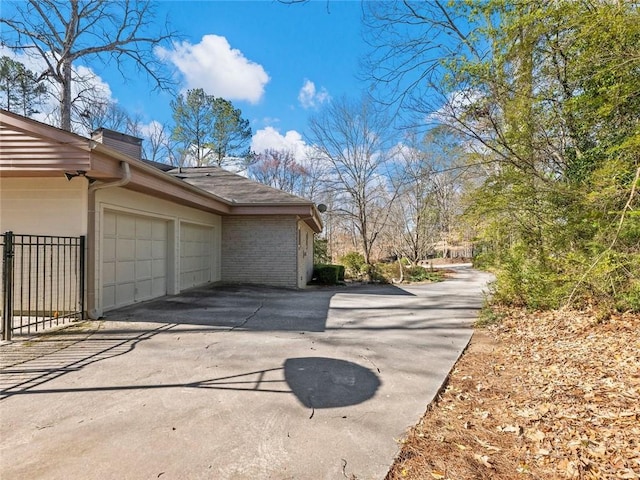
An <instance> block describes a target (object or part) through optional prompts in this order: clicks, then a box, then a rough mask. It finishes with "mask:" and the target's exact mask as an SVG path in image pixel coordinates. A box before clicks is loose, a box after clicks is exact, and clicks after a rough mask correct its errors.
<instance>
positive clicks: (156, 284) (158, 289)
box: [151, 278, 167, 298]
mask: <svg viewBox="0 0 640 480" xmlns="http://www.w3.org/2000/svg"><path fill="white" fill-rule="evenodd" d="M151 286H152V289H153V290H152V293H151V298H156V297H161V296H163V295H166V294H167V283H166V280H165V279H164V278H159V279H154V280H153V283H152V285H151Z"/></svg>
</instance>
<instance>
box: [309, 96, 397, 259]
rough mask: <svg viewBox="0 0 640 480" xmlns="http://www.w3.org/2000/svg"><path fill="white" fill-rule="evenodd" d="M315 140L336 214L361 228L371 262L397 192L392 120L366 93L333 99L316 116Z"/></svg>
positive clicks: (362, 243)
mask: <svg viewBox="0 0 640 480" xmlns="http://www.w3.org/2000/svg"><path fill="white" fill-rule="evenodd" d="M309 129H310V131H311V137H312V138H311V143H312V144H314V145H315V146H316V148H317V150H318V154H319V156H321V157H322V158H324V159H325V160H326V161H327V163H328V165H329V171H328V178H327V181H326V185H327V188H328V189H330V190H332V191H333V192H334V193H335V195H336V207H335V208H334V209H333V214H334V215H336V214H337V215H340V216H342V217H344V218H346V219H348V220H349V221H350V223H351V225H352V226H353V227H354V229H355V230H356V231H357V233H358V238H359V243H360V247H361V248H362V253H363V255H364V258H365V262H366V263H367V264H369V265H370V264H371V260H372V258H371V252H372V248H373V246H374V244H375V243H376V240H377V239H378V236H379V235H380V232H381V231H382V229H383V227H384V225H385V224H386V221H387V218H388V215H389V211H390V210H389V208H387V207H388V205H389V204H390V203H391V201H392V200H393V198H394V197H395V192H393V191H391V190H390V185H389V182H388V181H387V174H388V172H387V170H386V169H387V160H388V152H389V144H390V133H391V131H390V124H389V121H388V119H387V118H386V116H385V115H384V114H382V113H381V112H380V111H377V110H376V109H375V108H374V106H373V104H372V103H371V102H370V101H369V100H368V99H366V98H362V99H360V100H359V101H350V100H348V99H346V98H343V99H341V100H335V101H333V102H331V103H330V104H328V105H327V106H326V107H325V109H324V110H322V111H321V112H320V113H319V114H318V115H317V116H315V117H313V118H312V119H311V121H310V125H309Z"/></svg>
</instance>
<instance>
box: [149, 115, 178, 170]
mask: <svg viewBox="0 0 640 480" xmlns="http://www.w3.org/2000/svg"><path fill="white" fill-rule="evenodd" d="M170 150H171V132H170V129H169V128H168V127H167V126H166V125H165V124H162V123H159V122H151V125H149V129H148V131H147V135H145V136H144V141H143V143H142V151H143V154H144V157H145V158H146V159H147V160H152V161H154V162H163V163H169V164H171V165H174V163H172V161H171V160H172V156H171V152H170Z"/></svg>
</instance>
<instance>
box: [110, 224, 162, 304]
mask: <svg viewBox="0 0 640 480" xmlns="http://www.w3.org/2000/svg"><path fill="white" fill-rule="evenodd" d="M103 218H104V220H103V239H102V248H103V252H102V296H103V307H104V308H113V307H120V306H124V305H129V304H131V303H134V302H138V301H142V300H149V299H151V298H154V297H159V296H162V295H165V294H166V293H167V281H166V278H165V277H166V272H167V245H168V242H167V232H168V227H167V222H166V221H165V220H161V219H156V218H152V217H143V216H136V215H131V214H125V213H116V212H109V211H106V212H105V213H104V217H103Z"/></svg>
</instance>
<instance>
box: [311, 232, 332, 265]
mask: <svg viewBox="0 0 640 480" xmlns="http://www.w3.org/2000/svg"><path fill="white" fill-rule="evenodd" d="M330 262H331V256H330V255H329V245H328V242H327V239H326V238H318V237H315V238H314V239H313V263H314V264H328V263H330Z"/></svg>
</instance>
